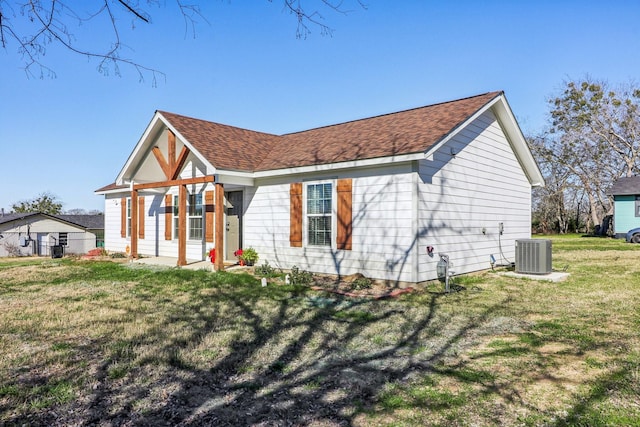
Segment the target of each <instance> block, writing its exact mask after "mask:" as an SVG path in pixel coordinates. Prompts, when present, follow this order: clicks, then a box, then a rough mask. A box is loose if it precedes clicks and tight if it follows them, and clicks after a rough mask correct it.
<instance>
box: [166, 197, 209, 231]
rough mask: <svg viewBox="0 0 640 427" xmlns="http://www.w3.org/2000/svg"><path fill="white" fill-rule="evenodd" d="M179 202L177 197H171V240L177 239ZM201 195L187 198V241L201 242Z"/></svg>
mask: <svg viewBox="0 0 640 427" xmlns="http://www.w3.org/2000/svg"><path fill="white" fill-rule="evenodd" d="M179 205H180V203H179V200H178V196H173V238H174V239H177V238H178V230H179V229H180V222H179V216H178V213H179ZM202 212H203V209H202V193H198V194H189V195H188V196H187V236H188V239H189V240H202V236H203V229H202V226H203V220H202Z"/></svg>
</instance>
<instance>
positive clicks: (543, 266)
mask: <svg viewBox="0 0 640 427" xmlns="http://www.w3.org/2000/svg"><path fill="white" fill-rule="evenodd" d="M551 271H552V270H551V240H547V239H521V240H516V273H526V274H549V273H551Z"/></svg>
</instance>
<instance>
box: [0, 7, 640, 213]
mask: <svg viewBox="0 0 640 427" xmlns="http://www.w3.org/2000/svg"><path fill="white" fill-rule="evenodd" d="M194 1H195V0H194ZM71 3H75V4H78V5H80V6H79V8H80V10H81V9H82V8H83V7H84V6H83V5H85V4H89V3H91V2H89V1H80V0H75V1H73V0H72V1H71ZM160 3H165V6H163V7H150V8H149V9H148V10H149V11H150V12H151V16H152V18H153V23H152V24H151V25H142V24H141V25H138V26H137V27H136V28H135V29H134V30H133V31H126V32H125V33H124V34H123V36H124V38H125V40H124V41H125V43H126V44H127V45H128V46H129V47H130V50H128V51H127V52H125V53H124V56H130V57H131V58H133V59H135V60H136V61H138V62H140V63H142V64H143V65H146V66H148V67H152V68H156V69H158V70H160V71H162V72H164V73H165V74H166V81H165V80H163V79H160V80H159V82H158V84H157V86H156V87H153V85H152V84H151V79H150V78H149V77H147V79H146V80H145V81H143V82H140V81H139V79H138V75H137V73H136V72H135V71H134V70H132V69H131V68H127V67H126V66H123V67H122V68H121V73H122V76H121V77H117V76H114V75H113V73H112V74H111V75H110V76H103V75H102V74H99V73H98V72H97V71H96V66H97V62H96V61H89V60H87V59H86V58H85V57H80V56H75V55H73V54H71V53H70V52H67V51H65V50H63V49H60V48H55V47H51V48H50V49H49V50H48V51H47V55H46V56H45V57H44V62H45V63H46V64H47V65H48V66H50V67H51V68H52V69H53V70H54V71H55V72H56V77H55V78H48V77H45V78H43V79H39V78H30V79H29V78H27V77H26V76H25V73H24V71H23V70H22V66H23V64H22V62H21V58H20V56H19V55H18V54H16V47H15V45H14V44H9V45H8V46H7V48H6V49H4V50H2V49H0V69H1V70H2V73H1V74H0V93H2V99H3V101H2V103H1V104H0V155H1V160H0V170H2V172H3V173H2V178H1V180H0V183H1V184H0V207H1V208H5V210H7V211H8V210H9V209H10V207H11V205H12V204H13V203H15V202H17V201H20V200H26V199H32V198H34V197H36V196H37V195H39V194H40V193H42V192H45V191H47V192H50V193H53V194H55V195H56V196H57V197H58V198H59V199H60V200H61V201H62V202H63V203H64V207H63V208H64V209H73V208H82V209H100V210H102V209H103V200H102V198H101V197H99V196H96V195H94V193H93V191H94V190H96V189H97V188H99V187H102V186H104V185H106V184H109V183H111V182H113V181H114V179H115V177H116V175H117V174H118V172H119V171H120V169H121V167H122V165H123V164H124V162H125V161H126V159H127V157H128V156H129V154H130V152H131V151H132V149H133V148H134V146H135V144H136V143H137V141H138V139H139V138H140V136H141V135H142V133H143V132H144V129H145V127H146V126H147V124H148V123H149V121H150V119H151V117H152V115H153V113H154V112H155V110H167V111H172V112H175V113H178V114H183V115H187V116H192V117H197V118H201V119H206V120H211V121H215V122H219V123H225V124H230V125H234V126H239V127H244V128H248V129H254V130H259V131H263V132H270V133H275V134H282V133H288V132H294V131H298V130H303V129H308V128H313V127H318V126H323V125H327V124H332V123H339V122H344V121H348V120H353V119H358V118H363V117H369V116H374V115H378V114H384V113H389V112H394V111H399V110H403V109H407V108H413V107H419V106H423V105H428V104H432V103H436V102H441V101H447V100H452V99H457V98H462V97H466V96H471V95H476V94H480V93H485V92H489V91H494V90H504V91H505V93H506V96H507V99H508V101H509V103H510V105H511V107H512V109H513V111H514V113H515V115H516V117H517V119H518V121H519V123H520V126H521V128H522V130H523V131H524V133H525V134H528V133H529V134H532V133H537V132H539V131H541V130H542V129H543V128H544V127H545V125H546V113H547V111H548V104H547V101H546V100H547V99H548V98H549V97H550V96H551V95H553V94H554V93H557V92H558V91H559V90H560V89H561V88H562V84H563V81H564V80H567V79H571V80H577V79H581V78H583V77H584V76H586V75H590V76H591V77H593V78H596V79H605V80H608V81H609V83H611V84H613V85H615V84H618V83H628V82H629V81H635V82H636V83H638V74H639V70H640V55H639V54H638V52H640V25H638V24H637V19H638V17H639V16H640V2H637V1H615V2H595V1H593V2H592V1H535V2H534V1H527V2H525V1H517V0H511V1H457V2H448V1H442V2H435V1H418V0H414V1H412V0H405V1H390V0H385V1H383V0H365V3H366V4H367V9H366V10H364V9H361V8H360V7H359V6H357V3H356V2H355V1H348V0H345V2H344V4H345V7H346V8H347V9H350V10H352V12H350V13H348V14H347V15H341V14H336V13H332V12H330V11H327V10H323V15H324V18H325V22H326V23H327V24H328V25H329V26H330V27H332V28H333V29H334V32H333V36H332V37H328V36H324V37H323V36H321V35H320V34H319V31H318V30H317V29H315V28H312V33H311V34H310V35H309V36H308V37H307V38H306V39H296V37H295V30H296V21H295V18H294V17H293V16H291V15H289V14H288V13H286V12H284V11H283V8H282V3H281V1H280V0H273V1H272V2H269V1H267V0H252V1H247V0H219V1H204V0H203V1H200V2H199V3H200V4H202V12H203V14H204V15H205V16H206V18H207V20H208V21H209V24H206V23H204V22H202V21H201V22H200V23H199V24H198V25H197V27H196V37H195V38H193V36H192V35H191V34H190V33H188V32H187V33H186V34H185V25H184V22H183V20H182V18H181V16H180V15H179V12H177V9H176V7H175V4H174V3H173V2H172V1H171V0H167V1H166V2H160ZM307 3H308V4H309V6H307V7H308V8H313V7H314V5H318V4H319V3H320V2H319V1H318V0H314V1H309V2H307ZM95 25H96V26H97V28H96V27H95V26H93V27H92V26H89V25H85V26H84V27H82V28H80V29H76V30H74V33H75V34H76V35H77V38H78V41H79V42H80V41H81V42H82V43H86V44H88V45H91V44H94V46H95V43H98V44H99V43H102V46H106V45H107V43H108V40H106V39H104V38H102V37H100V34H101V33H103V31H102V30H104V28H100V24H99V23H96V24H95Z"/></svg>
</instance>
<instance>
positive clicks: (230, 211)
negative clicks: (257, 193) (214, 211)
mask: <svg viewBox="0 0 640 427" xmlns="http://www.w3.org/2000/svg"><path fill="white" fill-rule="evenodd" d="M225 199H226V210H227V212H226V213H227V224H226V232H225V236H224V237H225V242H226V243H227V245H226V252H225V259H227V260H233V259H235V258H236V257H235V255H234V254H233V253H234V252H235V251H236V250H237V249H240V248H242V191H229V192H227V193H225Z"/></svg>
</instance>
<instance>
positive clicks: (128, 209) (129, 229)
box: [127, 197, 131, 237]
mask: <svg viewBox="0 0 640 427" xmlns="http://www.w3.org/2000/svg"><path fill="white" fill-rule="evenodd" d="M127 237H131V197H127Z"/></svg>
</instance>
